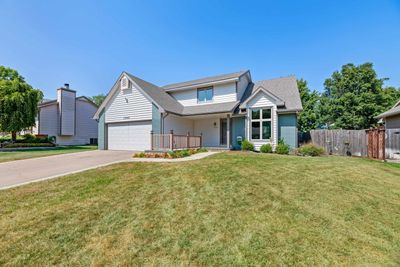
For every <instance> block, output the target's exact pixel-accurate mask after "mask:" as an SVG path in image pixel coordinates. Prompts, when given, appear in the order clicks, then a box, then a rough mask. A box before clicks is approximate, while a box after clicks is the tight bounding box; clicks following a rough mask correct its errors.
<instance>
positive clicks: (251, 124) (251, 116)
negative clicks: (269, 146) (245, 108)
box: [249, 107, 273, 142]
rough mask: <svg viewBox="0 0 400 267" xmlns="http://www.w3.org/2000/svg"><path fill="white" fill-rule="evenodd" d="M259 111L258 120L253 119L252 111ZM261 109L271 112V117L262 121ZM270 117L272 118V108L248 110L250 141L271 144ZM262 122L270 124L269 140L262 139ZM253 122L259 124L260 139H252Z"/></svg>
mask: <svg viewBox="0 0 400 267" xmlns="http://www.w3.org/2000/svg"><path fill="white" fill-rule="evenodd" d="M257 109H258V110H260V118H259V119H253V110H257ZM263 109H269V110H270V111H271V117H270V118H268V119H264V118H263V117H262V111H263ZM272 116H273V107H260V108H250V109H249V121H250V123H249V134H250V136H249V137H250V138H249V139H250V140H251V141H255V142H271V140H272V135H273V125H272V124H273V122H272ZM264 121H269V122H271V133H270V138H269V139H262V123H263V122H264ZM253 122H260V139H253Z"/></svg>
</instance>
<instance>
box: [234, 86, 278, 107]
mask: <svg viewBox="0 0 400 267" xmlns="http://www.w3.org/2000/svg"><path fill="white" fill-rule="evenodd" d="M260 92H263V93H265V94H266V95H268V96H270V97H271V98H273V99H274V100H275V103H276V105H277V106H284V105H285V101H283V100H282V99H280V98H279V97H277V96H276V95H274V94H273V93H271V92H270V91H268V90H267V89H265V88H264V87H263V86H261V85H260V86H258V88H256V89H254V87H253V92H252V93H251V95H250V96H249V97H248V98H246V99H245V100H244V101H243V102H242V103H241V104H240V107H241V108H245V107H246V104H247V103H248V102H249V101H250V100H252V99H253V98H254V97H255V96H256V95H258V93H260Z"/></svg>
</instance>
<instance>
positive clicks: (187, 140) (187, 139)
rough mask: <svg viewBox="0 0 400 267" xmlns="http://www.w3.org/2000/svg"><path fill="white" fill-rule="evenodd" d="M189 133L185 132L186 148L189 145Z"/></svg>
mask: <svg viewBox="0 0 400 267" xmlns="http://www.w3.org/2000/svg"><path fill="white" fill-rule="evenodd" d="M189 134H190V133H189V132H187V135H186V148H190V145H189Z"/></svg>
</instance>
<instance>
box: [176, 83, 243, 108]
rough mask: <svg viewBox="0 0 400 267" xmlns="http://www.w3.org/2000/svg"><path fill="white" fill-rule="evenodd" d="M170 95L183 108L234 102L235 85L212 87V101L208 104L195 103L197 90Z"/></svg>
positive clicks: (227, 84)
mask: <svg viewBox="0 0 400 267" xmlns="http://www.w3.org/2000/svg"><path fill="white" fill-rule="evenodd" d="M171 95H172V96H173V97H174V98H175V99H176V100H177V101H178V102H179V103H181V104H182V105H183V106H196V105H207V104H215V103H225V102H233V101H236V84H235V83H226V84H219V85H215V86H214V101H213V102H210V103H202V104H198V103H197V89H190V90H184V91H178V92H171Z"/></svg>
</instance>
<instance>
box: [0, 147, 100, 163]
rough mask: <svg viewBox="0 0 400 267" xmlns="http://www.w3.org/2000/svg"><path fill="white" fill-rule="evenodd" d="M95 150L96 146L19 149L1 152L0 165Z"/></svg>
mask: <svg viewBox="0 0 400 267" xmlns="http://www.w3.org/2000/svg"><path fill="white" fill-rule="evenodd" d="M94 149H97V146H64V147H56V148H40V149H20V150H18V151H1V152H0V163H1V162H6V161H12V160H20V159H30V158H38V157H45V156H52V155H59V154H66V153H75V152H83V151H89V150H94Z"/></svg>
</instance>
